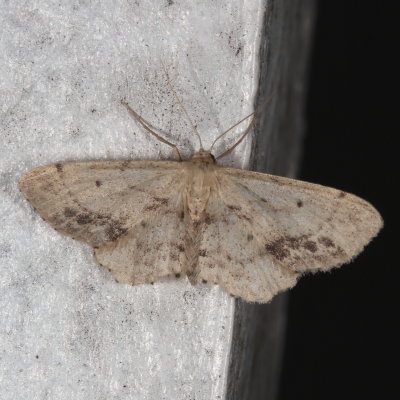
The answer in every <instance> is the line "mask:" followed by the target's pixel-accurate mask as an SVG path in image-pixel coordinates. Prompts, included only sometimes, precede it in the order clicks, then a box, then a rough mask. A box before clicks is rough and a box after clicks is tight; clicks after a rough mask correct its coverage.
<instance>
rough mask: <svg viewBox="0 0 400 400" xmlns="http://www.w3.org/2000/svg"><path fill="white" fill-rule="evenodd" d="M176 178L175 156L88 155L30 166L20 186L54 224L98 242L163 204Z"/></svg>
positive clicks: (75, 236)
mask: <svg viewBox="0 0 400 400" xmlns="http://www.w3.org/2000/svg"><path fill="white" fill-rule="evenodd" d="M180 180H181V167H180V164H179V163H178V162H173V161H92V162H71V163H62V164H61V163H60V164H54V165H48V166H44V167H39V168H36V169H33V170H31V171H29V172H28V173H26V174H25V175H23V176H22V177H21V179H20V183H19V187H20V190H21V191H22V193H23V194H24V195H25V197H26V198H27V200H28V201H29V203H30V204H31V205H32V206H33V207H34V209H35V211H36V212H37V213H38V214H39V215H40V216H41V217H42V218H43V219H44V220H45V221H46V222H48V223H49V224H50V225H51V226H52V227H53V228H54V229H56V230H57V231H59V232H60V233H62V234H64V235H67V236H70V237H72V238H73V239H76V240H80V241H82V242H86V243H89V244H90V245H92V246H93V247H98V246H100V245H101V244H102V243H105V242H115V241H116V240H118V239H119V238H120V237H121V236H124V235H126V234H127V233H128V232H129V230H130V229H132V227H133V226H135V225H137V224H138V223H139V222H140V221H142V220H145V219H147V218H149V216H151V215H153V214H154V212H156V211H157V210H159V209H160V208H161V207H163V206H165V205H167V204H168V203H169V201H170V198H171V197H172V196H173V195H174V192H175V191H176V190H177V189H178V186H177V185H180Z"/></svg>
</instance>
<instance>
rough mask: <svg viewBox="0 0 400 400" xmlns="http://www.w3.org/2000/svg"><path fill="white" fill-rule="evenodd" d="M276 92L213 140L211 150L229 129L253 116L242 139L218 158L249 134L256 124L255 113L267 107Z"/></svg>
mask: <svg viewBox="0 0 400 400" xmlns="http://www.w3.org/2000/svg"><path fill="white" fill-rule="evenodd" d="M274 95H275V92H273V93H272V94H271V95H270V96H269V97H267V99H266V100H264V101H263V102H262V103H261V104H260V105H259V106H258V107H257V108H256V109H255V110H254V111H253V112H252V113H250V114H249V115H246V116H245V117H244V118H242V119H241V120H240V121H238V122H236V124H234V125H232V126H231V127H230V128H229V129H227V130H226V131H225V132H222V133H221V134H220V135H218V136H217V138H216V139H215V140H214V141H213V143H212V145H211V147H210V149H209V151H211V150H212V148H213V147H214V145H215V143H216V142H217V141H218V140H219V139H221V138H222V137H223V136H225V135H226V134H227V133H228V132H229V131H231V130H232V129H233V128H236V127H237V126H238V125H240V124H241V123H242V122H243V121H245V120H246V119H247V118H250V117H251V116H252V117H253V118H252V119H251V121H250V123H249V125H248V127H247V128H246V130H245V131H244V133H243V135H242V136H241V137H240V139H239V140H238V141H237V142H236V143H235V144H234V145H233V146H232V147H231V148H229V149H228V150H226V151H225V152H224V153H222V154H221V155H219V156H218V157H216V159H219V158H222V157H224V156H226V155H227V154H229V153H230V152H231V151H232V150H233V149H234V148H235V147H236V146H237V145H239V144H240V143H241V142H242V141H243V139H244V138H245V137H246V136H247V135H248V133H249V132H250V130H251V128H252V126H253V125H254V118H255V115H256V114H257V113H258V112H259V111H260V109H261V108H263V107H266V106H267V105H268V104H269V103H270V101H271V100H272V98H273V97H274Z"/></svg>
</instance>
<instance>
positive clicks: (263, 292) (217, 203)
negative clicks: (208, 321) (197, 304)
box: [197, 188, 299, 303]
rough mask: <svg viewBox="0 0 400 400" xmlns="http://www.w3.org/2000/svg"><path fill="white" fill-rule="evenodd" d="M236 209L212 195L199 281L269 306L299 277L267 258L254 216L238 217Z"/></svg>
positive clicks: (205, 226) (200, 259) (205, 224)
mask: <svg viewBox="0 0 400 400" xmlns="http://www.w3.org/2000/svg"><path fill="white" fill-rule="evenodd" d="M221 190H225V188H221ZM230 195H232V193H231V194H228V196H230ZM240 201H243V199H240ZM233 207H235V206H233V204H231V203H230V202H229V203H227V204H225V203H224V202H223V201H222V200H221V198H220V197H219V194H218V193H217V192H215V191H213V192H212V193H211V196H210V198H209V201H208V205H207V211H206V216H205V222H204V224H203V231H202V235H201V243H200V247H199V258H198V265H197V271H198V279H199V280H204V281H206V282H212V283H217V284H219V285H220V286H221V287H223V288H224V289H225V290H226V291H227V292H228V293H230V294H232V295H234V296H239V297H241V298H243V299H245V300H246V301H250V302H260V303H266V302H268V301H270V300H271V299H272V297H273V296H274V295H275V294H276V293H278V292H280V291H283V290H285V289H288V288H290V287H292V286H294V285H295V284H296V281H297V276H298V275H299V274H298V273H296V272H295V271H291V270H289V269H286V268H281V266H280V265H279V263H275V262H274V260H273V259H272V258H271V257H269V256H268V255H267V253H266V251H265V249H264V248H263V243H260V241H259V240H260V239H259V238H257V237H256V234H255V232H254V229H253V228H252V226H251V220H249V218H250V217H249V216H248V215H238V214H237V213H236V212H235V211H234V210H233ZM253 217H254V218H256V215H254V214H252V218H253Z"/></svg>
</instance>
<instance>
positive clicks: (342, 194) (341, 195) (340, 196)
mask: <svg viewBox="0 0 400 400" xmlns="http://www.w3.org/2000/svg"><path fill="white" fill-rule="evenodd" d="M344 196H346V193H345V192H340V193H339V195H338V197H339V199H342V198H343V197H344Z"/></svg>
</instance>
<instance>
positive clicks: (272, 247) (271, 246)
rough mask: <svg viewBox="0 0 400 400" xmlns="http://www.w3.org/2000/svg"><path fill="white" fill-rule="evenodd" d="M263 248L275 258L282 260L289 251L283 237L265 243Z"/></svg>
mask: <svg viewBox="0 0 400 400" xmlns="http://www.w3.org/2000/svg"><path fill="white" fill-rule="evenodd" d="M265 250H267V251H268V252H269V253H271V254H272V255H273V256H274V257H275V258H276V259H277V260H279V261H282V260H283V259H285V258H286V257H288V256H289V254H290V252H289V250H288V249H287V248H286V246H285V242H284V239H278V240H275V241H274V242H271V243H267V244H266V245H265Z"/></svg>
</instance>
